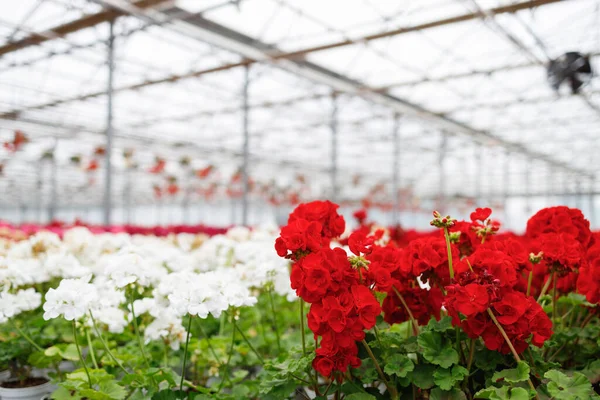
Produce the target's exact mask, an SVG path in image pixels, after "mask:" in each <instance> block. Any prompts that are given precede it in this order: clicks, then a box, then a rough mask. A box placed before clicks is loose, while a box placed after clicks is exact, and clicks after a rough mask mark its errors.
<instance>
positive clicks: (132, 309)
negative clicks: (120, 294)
mask: <svg viewBox="0 0 600 400" xmlns="http://www.w3.org/2000/svg"><path fill="white" fill-rule="evenodd" d="M133 296H134V289H133V288H132V289H131V295H130V297H129V304H130V306H131V317H132V319H133V328H134V329H135V335H136V336H137V339H138V345H139V346H140V351H141V352H142V357H143V358H144V363H146V367H148V368H150V363H149V362H148V357H147V356H146V348H145V347H144V341H143V340H142V336H141V335H140V328H139V326H138V322H137V318H136V316H135V309H134V307H133Z"/></svg>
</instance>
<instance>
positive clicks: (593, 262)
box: [275, 201, 600, 377]
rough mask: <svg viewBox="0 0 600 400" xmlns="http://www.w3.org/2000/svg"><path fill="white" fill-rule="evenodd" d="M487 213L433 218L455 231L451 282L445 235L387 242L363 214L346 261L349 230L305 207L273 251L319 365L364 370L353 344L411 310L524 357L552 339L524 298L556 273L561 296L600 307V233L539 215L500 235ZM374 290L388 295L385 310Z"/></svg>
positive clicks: (556, 214) (325, 211) (321, 210)
mask: <svg viewBox="0 0 600 400" xmlns="http://www.w3.org/2000/svg"><path fill="white" fill-rule="evenodd" d="M490 216H491V210H490V209H489V208H478V209H477V210H475V212H473V213H472V214H471V221H470V222H466V221H455V220H453V219H451V220H450V219H449V218H450V217H442V216H441V214H439V213H435V214H434V217H435V218H436V220H434V221H433V222H432V224H433V225H434V226H437V227H438V228H444V230H445V229H447V230H448V231H449V232H450V237H449V241H450V242H451V243H450V255H451V261H452V265H453V271H454V279H450V273H449V260H448V248H447V246H448V245H447V243H446V238H445V237H444V235H443V233H444V232H433V233H428V234H418V235H417V234H416V233H415V232H408V233H407V232H405V231H402V230H401V229H397V230H391V231H390V232H391V234H390V235H389V237H391V238H392V240H391V241H389V242H388V243H382V242H384V241H385V240H387V238H388V235H386V236H385V238H384V236H383V233H384V231H383V230H375V231H374V225H372V224H366V223H365V219H366V213H363V212H362V211H361V212H357V213H356V214H355V217H356V218H357V219H358V220H359V223H361V226H360V227H358V228H357V230H356V231H354V232H353V233H352V234H351V235H350V236H349V237H348V239H345V240H344V241H343V243H344V244H347V245H348V247H349V248H350V251H351V252H352V253H353V254H354V255H351V256H350V257H348V254H346V252H345V251H344V250H342V249H341V248H335V249H331V248H330V243H331V240H332V239H334V238H336V237H337V236H339V235H341V234H342V233H343V231H344V227H345V223H344V220H343V218H342V217H341V216H340V215H339V214H338V213H337V205H335V204H333V203H330V202H327V201H326V202H313V203H308V204H302V205H300V206H299V207H298V208H297V209H296V210H295V211H294V212H293V213H292V214H291V215H290V218H289V221H288V224H287V225H286V226H284V227H283V228H282V229H281V235H280V237H279V238H278V239H277V241H276V244H275V247H276V249H277V253H278V254H279V255H280V256H282V257H287V258H289V259H291V260H292V261H293V262H294V264H293V265H292V272H291V285H292V288H293V289H295V290H296V293H297V294H298V296H300V297H301V298H302V299H303V300H304V301H306V302H308V303H312V304H311V307H310V311H309V313H308V326H309V328H310V329H311V330H312V331H313V333H314V335H315V338H318V337H320V343H319V346H318V348H317V350H316V357H315V359H314V361H313V367H314V368H315V369H316V370H317V371H318V372H319V373H321V374H322V375H324V376H327V377H329V376H331V375H332V374H335V373H336V371H345V370H346V369H347V368H348V367H349V366H351V367H357V366H359V365H360V360H359V359H358V357H357V355H358V347H357V344H356V342H357V341H360V340H363V339H364V337H365V330H368V329H371V328H372V327H373V326H374V325H375V322H376V318H377V316H378V315H379V314H380V313H381V312H382V311H383V312H384V320H385V321H386V322H388V323H390V324H394V323H400V322H405V321H408V320H409V319H410V318H409V314H412V315H413V317H414V318H415V320H416V321H417V323H418V324H421V325H425V324H427V323H428V321H429V319H430V318H431V317H432V316H433V317H435V318H436V319H439V318H440V314H441V310H442V305H443V306H444V307H445V309H446V310H447V312H448V315H450V316H451V317H452V323H453V324H454V325H455V326H460V327H461V328H462V329H463V330H464V331H465V332H466V333H467V335H468V336H469V337H471V338H479V337H481V338H482V339H483V341H484V343H485V345H486V347H487V348H488V349H490V350H494V351H499V352H501V353H504V354H507V353H509V352H510V348H509V345H508V344H507V342H506V340H505V338H504V336H503V335H502V331H504V332H505V333H506V335H507V336H508V338H509V340H510V342H511V343H512V345H513V346H514V347H515V349H516V351H517V352H518V353H521V352H523V351H524V350H525V349H526V348H527V347H528V346H529V345H530V344H532V345H534V346H538V347H541V346H543V344H544V342H545V341H546V340H548V339H549V338H550V337H551V335H552V322H551V321H550V319H549V318H548V316H547V315H546V313H545V312H544V310H543V309H542V307H541V306H540V305H539V304H538V303H537V301H536V300H535V298H534V297H532V296H528V295H527V294H526V293H528V292H531V293H539V292H540V291H541V287H542V286H543V285H544V283H545V282H547V281H548V279H549V277H550V274H551V273H555V276H557V277H558V278H557V289H558V290H559V291H565V292H568V291H572V290H573V289H574V288H575V287H577V289H578V291H579V292H580V293H582V294H584V295H585V296H586V297H587V299H588V300H589V301H590V302H592V303H597V302H600V240H599V239H600V237H599V238H594V237H593V236H592V234H591V232H590V230H589V222H588V221H586V220H585V219H584V218H583V215H582V214H581V212H580V211H579V210H572V209H569V208H567V207H553V208H549V209H544V210H541V211H540V212H538V213H537V214H536V215H535V216H534V217H532V218H531V219H530V220H529V222H528V225H527V234H526V236H525V237H519V236H516V235H512V234H501V235H497V234H496V233H497V231H498V229H499V224H498V223H496V222H494V221H493V220H491V219H490ZM440 230H442V229H440ZM530 277H531V278H532V283H531V286H528V285H529V278H530ZM423 283H427V284H428V285H429V288H428V289H425V288H422V287H421V286H422V284H423ZM374 291H378V292H382V293H386V297H385V299H384V300H383V304H382V306H380V304H379V302H378V300H377V299H376V297H375V296H374V294H373V292H374ZM444 293H445V294H444ZM408 310H410V313H409V312H408ZM415 331H418V329H416V328H415ZM337 376H339V375H337Z"/></svg>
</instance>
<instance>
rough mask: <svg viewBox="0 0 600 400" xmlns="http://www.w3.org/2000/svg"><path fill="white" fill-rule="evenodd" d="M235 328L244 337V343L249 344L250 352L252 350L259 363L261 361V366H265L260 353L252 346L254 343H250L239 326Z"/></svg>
mask: <svg viewBox="0 0 600 400" xmlns="http://www.w3.org/2000/svg"><path fill="white" fill-rule="evenodd" d="M235 328H236V329H237V331H238V332H239V333H240V335H242V339H244V341H245V342H246V343H247V344H248V347H250V350H252V352H253V353H254V355H255V356H256V358H258V361H260V363H261V364H264V363H265V360H264V359H263V358H262V356H261V355H260V354H259V353H258V351H256V349H255V348H254V346H252V343H250V341H249V340H248V338H247V337H246V335H244V332H243V331H242V330H241V329H240V327H239V326H237V324H236V325H235Z"/></svg>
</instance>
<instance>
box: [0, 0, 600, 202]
mask: <svg viewBox="0 0 600 400" xmlns="http://www.w3.org/2000/svg"><path fill="white" fill-rule="evenodd" d="M111 21H114V23H113V24H112V25H111ZM111 26H112V32H113V37H114V63H113V64H114V75H113V77H114V83H113V85H114V95H113V109H114V111H113V116H114V122H113V126H114V129H113V133H114V140H113V146H114V148H113V150H112V157H111V161H112V168H113V171H114V174H113V175H114V178H113V182H112V185H113V191H112V196H113V202H114V203H120V202H123V201H125V200H124V199H125V198H126V197H127V198H133V201H134V202H136V203H140V204H141V203H148V202H152V201H153V200H154V197H155V195H156V187H159V189H160V188H162V187H163V185H164V182H165V180H166V179H167V180H168V179H170V181H169V182H171V183H172V182H177V183H178V185H179V186H180V187H181V188H183V189H186V190H187V191H188V192H189V193H192V195H200V193H204V195H206V193H207V192H210V191H211V190H212V191H213V192H215V191H216V193H217V196H218V195H219V193H221V194H223V195H224V194H225V193H227V192H228V191H229V192H228V193H229V194H230V195H231V193H232V190H233V189H232V187H233V186H234V185H235V184H236V182H237V180H236V176H237V175H238V172H239V169H240V167H241V165H242V163H243V144H244V135H243V131H244V129H243V127H244V110H245V108H244V96H243V90H244V87H245V85H246V84H247V89H248V96H247V100H248V114H247V116H248V121H247V122H248V125H247V126H248V133H249V142H248V145H249V146H248V151H249V176H250V179H251V181H252V182H253V183H254V184H255V185H254V186H253V187H254V188H255V191H254V192H253V193H255V196H259V192H260V191H261V190H262V191H263V193H262V194H263V195H264V194H266V195H269V196H273V195H274V193H286V194H289V193H290V191H292V192H294V193H296V192H297V193H298V194H299V195H300V196H301V197H302V198H307V199H308V198H319V197H326V196H328V195H330V193H331V186H332V182H334V183H335V184H337V185H338V186H339V189H340V190H339V193H338V194H337V198H338V199H339V200H347V201H359V200H361V199H363V198H364V197H365V196H367V195H368V194H371V195H372V196H376V195H377V196H381V197H382V199H385V198H386V196H387V197H390V193H392V190H393V189H392V188H393V186H392V177H393V175H394V173H393V171H394V166H395V165H397V172H398V175H397V179H398V185H399V188H400V190H401V191H402V193H403V194H404V195H406V196H407V198H410V199H412V200H415V201H417V200H418V199H431V198H435V197H437V196H438V195H439V193H440V191H444V192H445V193H446V195H447V196H457V197H461V198H473V197H481V196H485V197H487V198H491V197H501V196H504V195H511V196H525V195H532V194H548V193H550V194H552V193H566V192H571V191H578V190H579V191H581V190H585V191H596V190H597V186H594V174H595V172H596V169H597V161H596V157H595V155H596V153H597V151H598V150H600V149H599V142H598V139H597V133H598V131H599V129H600V92H599V91H598V89H597V87H596V86H597V84H596V85H594V83H595V82H594V81H593V80H591V81H590V83H589V84H587V85H585V86H584V87H583V88H582V90H581V91H580V93H579V94H577V95H572V94H570V93H569V92H568V90H567V88H566V87H563V88H561V90H560V91H559V92H558V93H557V92H555V91H554V90H553V89H552V88H551V87H550V85H549V84H548V82H547V79H546V65H547V63H548V62H549V61H550V60H552V59H556V58H557V57H560V56H561V55H563V54H564V53H566V52H570V51H577V52H580V53H582V54H586V55H589V56H590V59H591V63H592V66H593V67H596V68H595V69H600V68H598V55H600V3H599V2H598V1H592V0H570V1H558V0H533V1H529V0H527V1H522V2H519V1H512V0H511V1H508V0H418V1H417V0H407V1H402V2H393V1H382V0H327V1H323V0H235V1H234V0H231V1H224V0H178V1H166V0H137V1H124V0H97V1H91V0H90V1H86V0H21V1H19V2H3V4H0V86H1V90H0V140H2V142H5V143H7V145H6V146H5V148H3V149H1V150H0V160H1V161H0V163H1V165H0V166H1V167H2V169H1V173H2V177H0V188H1V190H2V193H3V196H2V198H1V200H0V201H1V202H2V204H3V205H11V204H15V203H18V204H35V202H36V201H37V200H36V198H34V196H32V195H31V194H32V193H36V191H37V190H40V191H44V193H46V192H48V191H49V190H51V188H50V186H49V185H48V184H47V182H48V181H52V180H53V179H55V180H56V187H55V189H54V190H55V191H56V192H57V196H58V198H57V200H56V201H57V202H59V203H60V204H73V205H85V204H100V203H101V202H102V198H103V194H104V185H103V181H104V174H103V169H104V168H105V165H106V160H105V159H103V158H102V156H101V155H98V154H96V155H95V153H98V151H97V150H98V149H99V148H101V147H103V146H105V144H106V129H107V109H108V108H107V99H108V96H107V93H108V90H107V88H108V83H107V82H108V76H109V70H110V68H109V64H110V63H109V62H108V54H109V51H108V47H109V46H108V43H109V41H110V40H109V38H110V32H111ZM246 78H247V79H248V81H246ZM332 130H336V131H337V136H336V137H335V140H334V139H333V135H332ZM15 131H21V132H23V133H24V134H25V135H26V137H27V139H28V141H29V142H28V143H26V144H25V145H22V146H18V147H17V148H16V149H15V148H12V147H11V142H12V141H14V137H15ZM396 132H397V136H395V135H396ZM395 137H397V142H395V139H394V138H395ZM333 143H337V146H336V151H335V152H332V144H333ZM394 143H396V144H397V146H395V145H394ZM396 149H397V154H398V157H397V158H395V156H394V154H395V151H396ZM130 150H133V153H132V155H131V157H125V156H124V154H125V153H127V152H129V151H130ZM332 153H333V154H335V157H336V160H337V162H336V164H335V165H336V167H335V168H333V167H332ZM50 154H53V159H52V160H50V159H49V155H50ZM129 154H131V153H129ZM157 158H159V159H162V160H165V161H166V164H165V166H164V171H163V170H162V169H160V168H159V170H160V171H159V172H160V174H153V173H150V172H149V170H151V169H152V168H153V166H154V167H156V165H157V164H156V162H157V161H156V159H157ZM184 160H185V161H186V162H187V161H188V160H189V165H186V162H184ZM95 162H97V165H95V164H94V163H95ZM395 163H397V164H395ZM52 165H54V166H55V168H53V167H52ZM441 165H443V168H440V166H441ZM210 166H212V167H213V169H212V170H211V173H210V174H208V173H207V174H206V176H205V177H198V176H199V175H202V174H201V172H202V171H208V170H207V168H208V167H210ZM134 167H135V168H134ZM332 169H334V170H335V171H336V178H335V180H334V181H332V178H331V175H332V173H331V172H332ZM155 171H156V169H155ZM54 172H55V178H53V174H54ZM169 177H170V178H169ZM232 185H233V186H232ZM127 188H129V189H127ZM257 188H258V189H257ZM260 188H262V189H260ZM186 190H184V191H186ZM233 191H234V190H233ZM213 192H211V193H213ZM178 196H180V197H177V199H179V200H181V199H182V197H181V195H178ZM173 199H176V198H175V197H173ZM173 201H175V200H173Z"/></svg>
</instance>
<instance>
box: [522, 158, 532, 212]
mask: <svg viewBox="0 0 600 400" xmlns="http://www.w3.org/2000/svg"><path fill="white" fill-rule="evenodd" d="M529 164H530V161H529V158H528V157H527V156H525V160H524V163H523V168H524V171H523V172H524V179H525V185H524V186H525V214H526V217H527V218H529V217H530V216H531V176H530V172H529V171H530V169H531V168H530V165H529Z"/></svg>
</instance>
